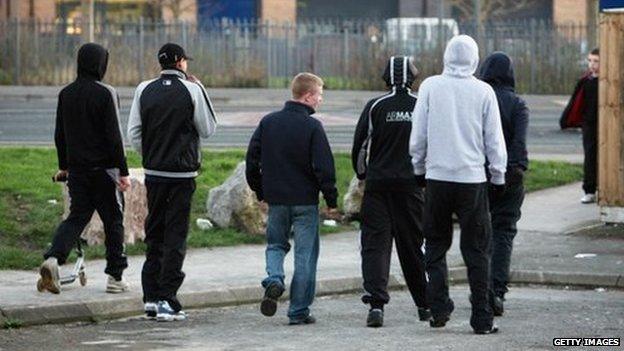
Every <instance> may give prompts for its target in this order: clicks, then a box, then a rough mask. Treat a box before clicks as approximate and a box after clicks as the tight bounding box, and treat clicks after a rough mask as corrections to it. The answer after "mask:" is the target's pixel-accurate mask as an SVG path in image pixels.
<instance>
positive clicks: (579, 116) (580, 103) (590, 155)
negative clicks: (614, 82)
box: [559, 49, 600, 204]
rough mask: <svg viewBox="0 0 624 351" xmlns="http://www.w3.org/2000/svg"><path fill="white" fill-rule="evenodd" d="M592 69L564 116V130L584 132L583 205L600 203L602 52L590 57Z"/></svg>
mask: <svg viewBox="0 0 624 351" xmlns="http://www.w3.org/2000/svg"><path fill="white" fill-rule="evenodd" d="M587 63H588V70H587V72H585V74H583V76H582V77H581V79H580V80H579V81H578V83H577V84H576V86H575V88H574V92H573V93H572V97H571V98H570V101H569V102H568V105H567V106H566V108H565V109H564V110H563V113H562V114H561V119H560V121H559V123H560V126H561V129H566V128H578V127H581V128H582V129H583V151H584V154H585V159H584V161H583V191H584V192H585V194H584V195H583V197H582V198H581V202H582V203H584V204H589V203H593V202H596V188H597V184H598V74H599V73H600V52H599V50H598V49H594V50H592V51H591V52H590V53H589V55H588V56H587Z"/></svg>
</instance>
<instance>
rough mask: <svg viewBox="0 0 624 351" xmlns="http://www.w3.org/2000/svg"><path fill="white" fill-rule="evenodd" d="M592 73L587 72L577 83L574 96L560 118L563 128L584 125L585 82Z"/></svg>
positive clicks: (560, 124)
mask: <svg viewBox="0 0 624 351" xmlns="http://www.w3.org/2000/svg"><path fill="white" fill-rule="evenodd" d="M590 75H591V72H589V71H587V72H585V74H583V76H582V77H581V79H579V81H578V83H576V86H575V87H574V92H573V93H572V97H570V101H568V105H567V106H566V108H565V109H564V110H563V113H562V114H561V118H560V119H559V126H560V127H561V129H566V128H580V127H581V126H582V125H583V108H584V107H585V97H584V95H585V94H584V91H583V84H585V82H586V81H587V79H588V78H589V76H590Z"/></svg>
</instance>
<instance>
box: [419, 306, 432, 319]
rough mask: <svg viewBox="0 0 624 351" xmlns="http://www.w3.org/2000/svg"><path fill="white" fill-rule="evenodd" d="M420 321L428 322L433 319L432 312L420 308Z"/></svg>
mask: <svg viewBox="0 0 624 351" xmlns="http://www.w3.org/2000/svg"><path fill="white" fill-rule="evenodd" d="M418 319H419V320H420V321H421V322H426V321H428V320H430V319H431V311H430V310H429V309H428V308H423V307H418Z"/></svg>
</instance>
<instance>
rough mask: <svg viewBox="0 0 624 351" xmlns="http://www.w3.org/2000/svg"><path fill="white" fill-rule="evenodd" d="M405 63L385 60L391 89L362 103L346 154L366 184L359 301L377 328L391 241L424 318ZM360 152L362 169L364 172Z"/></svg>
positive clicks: (411, 73)
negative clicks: (350, 157)
mask: <svg viewBox="0 0 624 351" xmlns="http://www.w3.org/2000/svg"><path fill="white" fill-rule="evenodd" d="M411 60H412V58H408V57H393V58H391V59H390V61H389V63H388V65H387V67H386V70H385V73H384V76H383V78H384V80H385V81H386V84H387V85H388V87H390V88H391V89H392V90H391V91H390V92H389V93H388V94H386V95H383V96H381V97H378V98H375V99H373V100H371V101H369V102H368V103H367V104H366V107H365V108H364V111H362V115H361V117H360V119H359V121H358V124H357V127H356V130H355V136H354V140H353V150H352V153H351V155H352V161H353V169H354V170H355V172H356V174H357V176H358V178H359V179H365V180H366V187H365V191H364V197H363V199H362V208H361V211H360V218H361V231H362V232H361V245H362V275H363V278H364V290H365V291H366V293H365V295H364V296H363V297H362V301H363V302H364V303H366V304H370V307H371V310H370V311H369V316H368V319H367V325H368V326H370V327H380V326H382V324H383V307H384V305H385V304H387V303H388V301H389V300H390V297H389V295H388V289H387V288H388V275H389V271H390V258H391V254H392V239H393V238H394V240H395V241H396V248H397V252H398V255H399V261H400V262H401V268H402V270H403V275H404V276H405V281H406V283H407V286H408V288H409V290H410V293H411V295H412V299H413V300H414V303H415V304H416V306H417V307H418V314H419V317H420V319H421V320H424V321H426V320H429V316H430V314H429V311H428V306H427V302H426V301H427V300H426V298H425V289H426V284H427V280H426V277H425V266H424V256H423V252H422V250H421V246H422V244H423V232H422V214H423V205H424V195H423V189H422V187H419V186H418V185H417V183H416V177H415V176H414V170H413V167H412V163H411V157H410V154H409V152H408V151H409V147H408V146H409V138H410V132H411V128H412V112H413V111H414V105H415V104H416V96H415V95H413V94H412V93H411V91H410V87H411V84H412V83H413V81H414V79H415V77H416V74H417V70H416V68H415V67H414V65H413V63H412V62H411ZM371 128H372V130H371ZM369 138H370V139H369ZM366 149H368V150H369V151H368V165H367V167H366V170H365V172H364V167H365V165H364V163H365V161H366V160H365V157H364V154H363V152H365V151H364V150H366Z"/></svg>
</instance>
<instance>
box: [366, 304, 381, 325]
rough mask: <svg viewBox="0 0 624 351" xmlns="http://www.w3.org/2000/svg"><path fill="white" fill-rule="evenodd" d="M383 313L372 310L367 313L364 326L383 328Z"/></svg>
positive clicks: (377, 309)
mask: <svg viewBox="0 0 624 351" xmlns="http://www.w3.org/2000/svg"><path fill="white" fill-rule="evenodd" d="M383 318H384V313H383V310H382V309H379V308H372V309H371V310H370V311H368V317H366V326H367V327H370V328H379V327H381V326H383Z"/></svg>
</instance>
